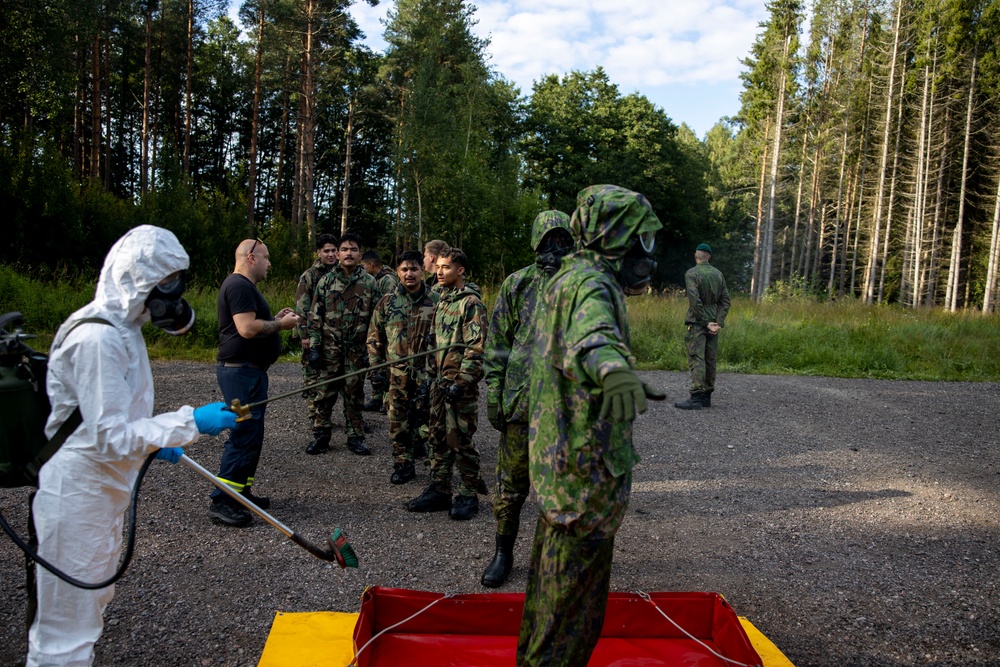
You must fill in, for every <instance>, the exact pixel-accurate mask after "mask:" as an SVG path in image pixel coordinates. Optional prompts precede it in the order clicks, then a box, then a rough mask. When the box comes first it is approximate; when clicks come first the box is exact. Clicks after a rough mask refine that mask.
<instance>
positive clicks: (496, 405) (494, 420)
mask: <svg viewBox="0 0 1000 667" xmlns="http://www.w3.org/2000/svg"><path fill="white" fill-rule="evenodd" d="M486 416H487V417H488V418H489V420H490V424H492V425H493V428H495V429H496V430H498V431H500V432H501V433H503V427H504V423H503V415H502V414H500V402H499V401H488V402H487V403H486Z"/></svg>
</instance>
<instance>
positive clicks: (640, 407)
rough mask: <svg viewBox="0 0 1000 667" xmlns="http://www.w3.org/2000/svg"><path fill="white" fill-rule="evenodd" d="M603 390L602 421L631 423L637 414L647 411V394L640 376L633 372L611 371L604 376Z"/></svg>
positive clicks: (623, 369) (623, 370) (626, 370)
mask: <svg viewBox="0 0 1000 667" xmlns="http://www.w3.org/2000/svg"><path fill="white" fill-rule="evenodd" d="M602 389H603V394H604V402H603V403H602V404H601V419H609V418H610V419H611V421H616V422H630V421H632V420H633V419H635V415H636V413H637V412H638V413H640V414H641V413H643V412H645V411H646V392H645V390H644V389H643V386H642V381H641V380H640V379H639V376H638V375H636V374H635V373H633V372H632V371H630V370H628V369H626V368H622V369H618V370H614V371H611V372H610V373H608V374H607V375H605V376H604V384H603V385H602Z"/></svg>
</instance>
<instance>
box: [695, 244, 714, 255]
mask: <svg viewBox="0 0 1000 667" xmlns="http://www.w3.org/2000/svg"><path fill="white" fill-rule="evenodd" d="M695 250H704V251H705V252H707V253H708V254H709V255H711V254H712V246H710V245H708V244H707V243H699V244H698V247H697V248H695Z"/></svg>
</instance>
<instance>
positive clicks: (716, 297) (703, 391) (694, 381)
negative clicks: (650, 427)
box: [674, 243, 729, 410]
mask: <svg viewBox="0 0 1000 667" xmlns="http://www.w3.org/2000/svg"><path fill="white" fill-rule="evenodd" d="M711 260H712V246H710V245H708V244H707V243H701V244H699V245H698V248H697V249H696V250H695V251H694V261H695V266H694V267H693V268H691V269H688V272H687V273H685V274H684V286H685V291H686V292H687V297H688V310H687V315H686V316H685V317H684V324H686V325H687V332H686V333H685V334H684V344H685V345H686V347H687V353H688V368H689V369H690V370H691V396H690V397H689V398H688V399H687V400H685V401H680V402H677V403H674V407H677V408H680V409H681V410H700V409H701V408H710V407H712V392H713V391H715V360H716V357H717V356H718V352H719V332H720V331H722V327H724V326H725V325H726V315H728V314H729V290H727V289H726V279H725V278H724V277H723V276H722V272H721V271H719V270H718V269H717V268H715V267H714V266H712V265H711V264H709V262H710V261H711Z"/></svg>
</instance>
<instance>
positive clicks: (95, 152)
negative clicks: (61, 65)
mask: <svg viewBox="0 0 1000 667" xmlns="http://www.w3.org/2000/svg"><path fill="white" fill-rule="evenodd" d="M90 62H91V70H90V77H91V78H90V83H91V86H92V90H93V95H92V96H91V98H90V174H89V175H90V177H91V178H92V179H95V180H97V179H100V177H101V35H100V32H99V31H98V32H97V33H95V34H94V46H93V48H92V49H91V52H90Z"/></svg>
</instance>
